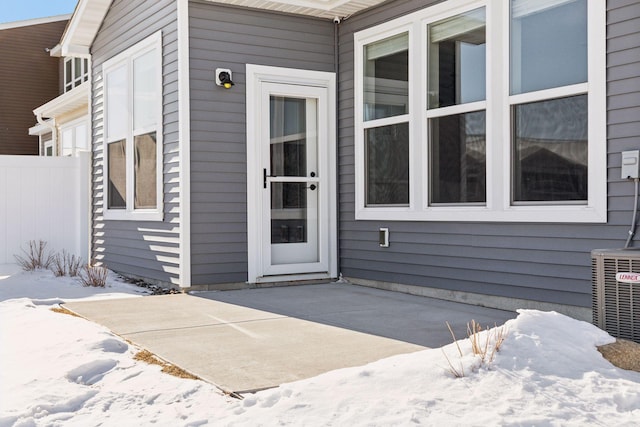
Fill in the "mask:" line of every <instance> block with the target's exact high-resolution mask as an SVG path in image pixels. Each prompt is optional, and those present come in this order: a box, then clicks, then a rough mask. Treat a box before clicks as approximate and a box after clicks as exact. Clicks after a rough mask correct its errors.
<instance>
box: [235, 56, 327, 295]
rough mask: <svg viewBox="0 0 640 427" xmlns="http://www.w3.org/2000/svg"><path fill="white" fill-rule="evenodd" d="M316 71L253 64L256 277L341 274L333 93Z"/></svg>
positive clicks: (252, 262) (252, 266)
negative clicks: (337, 241)
mask: <svg viewBox="0 0 640 427" xmlns="http://www.w3.org/2000/svg"><path fill="white" fill-rule="evenodd" d="M251 71H253V72H251ZM256 71H257V72H256ZM274 73H275V75H274ZM309 74H311V75H312V76H315V77H317V76H318V74H317V73H315V72H309V71H302V70H284V69H280V68H278V69H274V68H273V67H258V66H254V67H250V66H247V92H248V93H247V121H248V127H247V136H248V144H247V150H248V156H247V157H248V159H247V160H248V163H247V164H248V177H249V181H248V188H247V191H248V195H249V199H248V208H249V210H248V220H249V224H250V225H249V235H248V241H249V281H250V282H268V281H282V280H304V279H305V278H329V277H335V276H336V264H337V263H336V254H335V252H336V250H335V246H336V244H335V241H336V225H335V223H336V219H335V127H334V122H335V115H334V114H333V112H334V111H335V108H334V106H333V105H332V104H331V102H333V99H334V96H333V93H332V92H331V90H332V88H331V87H330V85H329V84H328V83H327V82H325V83H321V82H319V81H318V80H317V78H316V79H314V78H310V79H307V78H308V77H309ZM296 75H297V77H296ZM321 75H322V77H323V78H325V79H329V81H333V80H332V78H333V74H331V73H321ZM305 76H306V77H305ZM250 79H251V81H252V84H250V83H249V81H250ZM250 91H251V93H249V92H250ZM250 104H251V105H250Z"/></svg>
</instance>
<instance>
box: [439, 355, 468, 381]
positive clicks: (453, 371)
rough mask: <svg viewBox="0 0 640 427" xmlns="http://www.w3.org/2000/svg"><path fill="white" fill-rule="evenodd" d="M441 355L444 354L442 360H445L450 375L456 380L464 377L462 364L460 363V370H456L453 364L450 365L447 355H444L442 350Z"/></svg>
mask: <svg viewBox="0 0 640 427" xmlns="http://www.w3.org/2000/svg"><path fill="white" fill-rule="evenodd" d="M442 354H444V358H445V359H447V363H448V364H449V372H450V373H451V375H453V376H454V377H456V378H462V377H464V366H462V362H460V369H459V370H458V369H457V368H456V367H455V366H453V363H451V360H450V359H449V356H447V353H445V352H444V350H442Z"/></svg>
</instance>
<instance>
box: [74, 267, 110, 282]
mask: <svg viewBox="0 0 640 427" xmlns="http://www.w3.org/2000/svg"><path fill="white" fill-rule="evenodd" d="M108 274H109V270H107V268H105V267H102V266H100V265H91V264H89V265H87V266H86V267H84V268H83V269H82V270H81V271H80V274H79V275H78V276H79V277H80V283H81V284H82V286H85V287H87V286H91V287H95V288H104V287H105V285H106V284H107V275H108Z"/></svg>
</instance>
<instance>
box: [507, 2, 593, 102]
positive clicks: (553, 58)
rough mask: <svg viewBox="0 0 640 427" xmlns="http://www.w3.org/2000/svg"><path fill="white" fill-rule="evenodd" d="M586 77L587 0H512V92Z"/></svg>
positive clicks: (581, 80)
mask: <svg viewBox="0 0 640 427" xmlns="http://www.w3.org/2000/svg"><path fill="white" fill-rule="evenodd" d="M586 81H587V0H555V1H544V2H542V1H540V0H511V93H512V94H518V93H524V92H531V91H536V90H542V89H549V88H554V87H560V86H566V85H570V84H575V83H583V82H586Z"/></svg>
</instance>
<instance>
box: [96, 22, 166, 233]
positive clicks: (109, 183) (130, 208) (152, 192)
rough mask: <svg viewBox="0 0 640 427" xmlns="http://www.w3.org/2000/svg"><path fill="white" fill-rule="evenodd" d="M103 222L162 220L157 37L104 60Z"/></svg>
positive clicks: (159, 41)
mask: <svg viewBox="0 0 640 427" xmlns="http://www.w3.org/2000/svg"><path fill="white" fill-rule="evenodd" d="M102 75H103V85H104V132H105V142H104V157H105V171H104V177H103V179H104V180H105V191H104V212H105V219H123V220H126V219H130V220H142V221H145V220H146V221H161V220H162V206H163V200H162V34H161V32H157V33H155V34H153V35H152V36H150V37H148V38H146V39H145V40H143V41H141V42H140V43H138V44H136V45H135V46H133V47H131V48H129V49H127V50H126V51H124V52H122V53H120V54H119V55H117V56H115V57H114V58H111V59H110V60H108V61H106V62H105V63H104V64H103V67H102Z"/></svg>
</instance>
